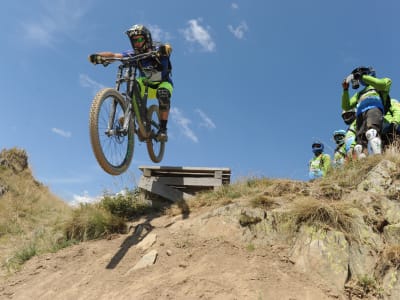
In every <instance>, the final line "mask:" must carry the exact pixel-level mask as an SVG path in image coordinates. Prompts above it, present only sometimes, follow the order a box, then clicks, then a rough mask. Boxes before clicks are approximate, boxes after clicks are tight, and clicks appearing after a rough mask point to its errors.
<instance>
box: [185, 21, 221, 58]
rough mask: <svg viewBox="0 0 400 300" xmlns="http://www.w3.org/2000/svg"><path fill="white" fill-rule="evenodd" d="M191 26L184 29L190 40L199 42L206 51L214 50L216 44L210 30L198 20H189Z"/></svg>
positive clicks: (186, 36)
mask: <svg viewBox="0 0 400 300" xmlns="http://www.w3.org/2000/svg"><path fill="white" fill-rule="evenodd" d="M188 24H189V27H188V28H186V29H184V30H183V35H184V37H185V39H186V40H187V41H188V42H191V43H198V44H200V46H201V47H202V49H203V50H204V51H207V52H213V51H214V50H215V48H216V45H215V43H214V41H213V39H212V37H211V36H210V34H209V33H208V31H207V30H206V29H205V28H204V27H202V26H201V25H200V24H199V21H198V20H189V21H188Z"/></svg>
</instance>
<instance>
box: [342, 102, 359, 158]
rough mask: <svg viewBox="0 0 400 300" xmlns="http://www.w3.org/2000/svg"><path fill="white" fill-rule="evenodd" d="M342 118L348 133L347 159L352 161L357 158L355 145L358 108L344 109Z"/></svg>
mask: <svg viewBox="0 0 400 300" xmlns="http://www.w3.org/2000/svg"><path fill="white" fill-rule="evenodd" d="M342 119H343V121H344V123H345V124H346V125H348V127H347V129H346V135H345V137H344V144H345V151H346V160H347V161H351V160H353V159H354V158H355V153H354V146H355V145H356V109H355V108H352V109H350V110H344V111H342Z"/></svg>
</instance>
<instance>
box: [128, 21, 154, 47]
mask: <svg viewBox="0 0 400 300" xmlns="http://www.w3.org/2000/svg"><path fill="white" fill-rule="evenodd" d="M126 34H127V35H128V37H129V40H130V42H131V45H132V48H133V49H134V50H135V51H137V52H145V51H146V50H148V49H151V48H152V47H153V40H152V38H151V32H150V30H148V29H147V28H146V27H145V26H144V25H141V24H136V25H133V26H132V27H131V28H129V29H128V30H127V31H126ZM139 36H143V38H144V42H143V43H140V44H136V43H135V42H136V41H137V40H136V39H137V37H139Z"/></svg>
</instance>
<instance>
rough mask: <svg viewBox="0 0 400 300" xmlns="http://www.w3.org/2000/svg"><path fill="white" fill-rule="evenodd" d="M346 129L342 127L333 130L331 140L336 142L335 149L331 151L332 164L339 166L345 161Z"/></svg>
mask: <svg viewBox="0 0 400 300" xmlns="http://www.w3.org/2000/svg"><path fill="white" fill-rule="evenodd" d="M345 137H346V131H345V130H343V129H339V130H335V131H334V132H333V140H334V141H335V143H336V149H335V151H334V152H333V161H332V166H333V167H334V168H339V167H341V166H343V165H344V164H345V162H346V158H347V153H346V144H345Z"/></svg>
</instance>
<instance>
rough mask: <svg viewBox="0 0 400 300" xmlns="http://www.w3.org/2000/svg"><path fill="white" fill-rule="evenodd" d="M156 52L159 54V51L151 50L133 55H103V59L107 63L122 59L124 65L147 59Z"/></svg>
mask: <svg viewBox="0 0 400 300" xmlns="http://www.w3.org/2000/svg"><path fill="white" fill-rule="evenodd" d="M156 54H157V51H151V52H146V53H140V54H136V55H133V56H125V57H103V60H104V61H105V62H106V64H107V65H108V64H110V63H112V62H114V61H120V62H121V63H122V64H124V65H129V64H130V63H133V62H137V61H140V60H142V59H146V58H149V57H152V56H155V55H156ZM103 65H104V63H103Z"/></svg>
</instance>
